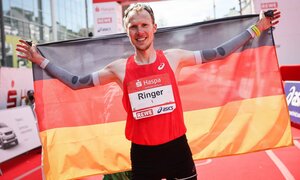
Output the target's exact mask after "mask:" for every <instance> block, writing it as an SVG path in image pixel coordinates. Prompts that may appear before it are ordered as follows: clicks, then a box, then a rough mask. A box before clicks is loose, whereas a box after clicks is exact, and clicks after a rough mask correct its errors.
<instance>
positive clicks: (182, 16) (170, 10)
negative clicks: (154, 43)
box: [149, 0, 239, 26]
mask: <svg viewBox="0 0 300 180" xmlns="http://www.w3.org/2000/svg"><path fill="white" fill-rule="evenodd" d="M214 1H215V5H216V18H221V17H224V15H225V14H227V13H228V12H229V9H231V8H233V7H236V9H237V10H238V9H239V5H238V0H214ZM149 4H150V5H151V7H152V8H153V11H154V13H155V18H156V22H157V23H158V25H159V26H177V25H183V24H190V23H193V22H199V21H203V20H204V19H207V17H211V18H213V17H214V8H213V0H170V1H160V2H151V3H149Z"/></svg>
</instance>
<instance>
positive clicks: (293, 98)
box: [286, 86, 300, 107]
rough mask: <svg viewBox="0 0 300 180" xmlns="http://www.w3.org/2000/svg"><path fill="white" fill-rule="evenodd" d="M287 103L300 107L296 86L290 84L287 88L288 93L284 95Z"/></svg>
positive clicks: (299, 93) (299, 96)
mask: <svg viewBox="0 0 300 180" xmlns="http://www.w3.org/2000/svg"><path fill="white" fill-rule="evenodd" d="M286 101H287V104H288V105H292V106H295V107H300V92H299V91H297V89H296V86H292V87H291V88H290V90H289V94H288V95H287V96H286Z"/></svg>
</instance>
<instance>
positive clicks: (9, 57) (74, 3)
mask: <svg viewBox="0 0 300 180" xmlns="http://www.w3.org/2000/svg"><path fill="white" fill-rule="evenodd" d="M1 3H2V4H1V5H2V15H1V27H2V28H1V42H2V43H1V49H2V50H1V56H0V58H1V66H7V67H23V66H28V67H29V66H31V65H30V64H28V63H27V61H25V60H24V59H20V58H18V57H17V54H16V51H15V49H16V44H17V42H18V40H19V39H25V40H32V41H34V42H36V43H45V42H53V41H60V40H68V39H75V38H82V37H87V36H88V33H89V32H90V31H91V29H92V28H91V25H92V0H1ZM2 47H5V48H2ZM3 56H4V58H3Z"/></svg>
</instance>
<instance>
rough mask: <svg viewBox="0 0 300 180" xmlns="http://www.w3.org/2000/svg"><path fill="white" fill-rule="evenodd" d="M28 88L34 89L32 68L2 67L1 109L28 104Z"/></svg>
mask: <svg viewBox="0 0 300 180" xmlns="http://www.w3.org/2000/svg"><path fill="white" fill-rule="evenodd" d="M28 90H33V77H32V69H29V68H5V67H3V68H0V109H6V108H13V107H17V106H22V105H26V102H25V100H26V95H27V91H28Z"/></svg>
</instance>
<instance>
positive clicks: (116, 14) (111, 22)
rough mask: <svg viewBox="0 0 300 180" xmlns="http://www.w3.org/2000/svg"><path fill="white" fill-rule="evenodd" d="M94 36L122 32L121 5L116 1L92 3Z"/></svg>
mask: <svg viewBox="0 0 300 180" xmlns="http://www.w3.org/2000/svg"><path fill="white" fill-rule="evenodd" d="M93 7H94V36H101V35H107V34H116V33H120V32H123V26H122V6H121V5H120V4H119V3H117V2H107V3H94V4H93Z"/></svg>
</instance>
